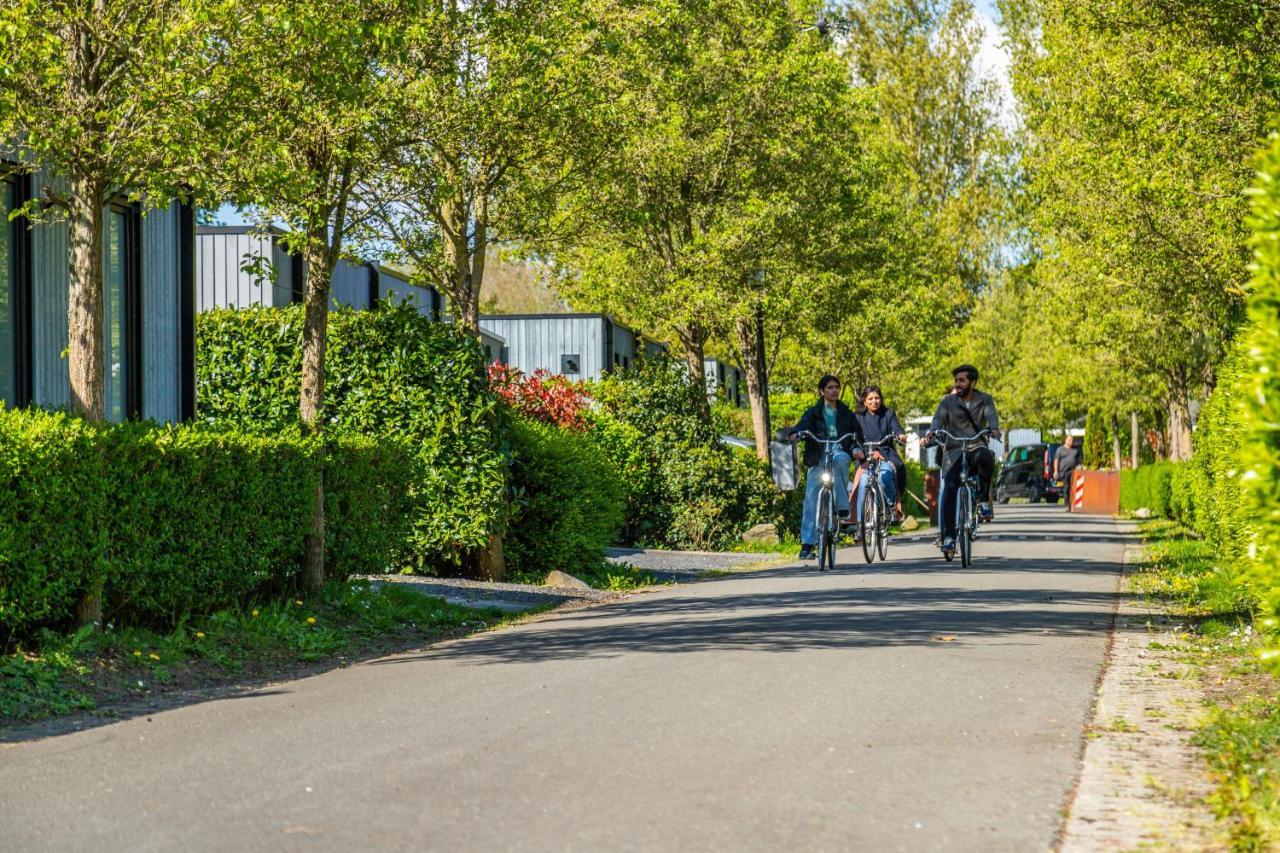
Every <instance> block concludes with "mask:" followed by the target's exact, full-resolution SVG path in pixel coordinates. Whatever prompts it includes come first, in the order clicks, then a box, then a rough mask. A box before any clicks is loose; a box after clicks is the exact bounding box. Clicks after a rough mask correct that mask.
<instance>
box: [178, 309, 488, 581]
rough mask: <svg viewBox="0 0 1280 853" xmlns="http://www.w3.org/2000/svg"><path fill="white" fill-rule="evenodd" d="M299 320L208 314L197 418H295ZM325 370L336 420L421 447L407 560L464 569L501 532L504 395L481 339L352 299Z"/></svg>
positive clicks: (339, 316) (272, 312)
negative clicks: (500, 397)
mask: <svg viewBox="0 0 1280 853" xmlns="http://www.w3.org/2000/svg"><path fill="white" fill-rule="evenodd" d="M302 327H303V313H302V307H301V306H292V307H288V308H254V309H248V310H236V311H231V310H227V311H211V312H208V313H206V314H201V315H200V317H199V318H198V324H197V332H198V338H197V339H198V342H199V349H198V352H197V360H196V378H197V382H198V384H199V389H200V417H201V418H203V419H206V420H207V421H209V422H211V423H217V424H229V425H234V426H238V427H241V428H244V429H251V430H255V431H259V432H263V431H266V432H271V431H277V430H280V429H285V428H288V427H290V426H291V425H293V424H294V423H296V422H297V407H298V398H299V384H300V377H301V369H302V347H301V341H302ZM326 373H327V379H326V385H325V409H324V418H325V420H326V422H327V423H328V424H329V425H330V427H331V428H332V429H334V430H336V431H337V432H339V433H342V434H351V435H364V436H371V437H377V438H378V439H379V440H381V439H384V438H387V439H394V440H396V441H399V442H402V443H404V444H407V445H408V446H411V447H413V448H414V458H413V461H412V465H411V468H412V473H411V476H410V477H409V482H410V497H411V501H412V503H411V509H410V521H411V527H412V532H411V535H410V537H409V541H408V546H407V548H406V549H405V551H404V552H403V554H402V556H403V558H404V559H405V560H406V561H407V562H408V563H409V564H411V565H413V566H415V567H416V568H419V569H428V570H430V569H434V568H439V567H443V566H456V565H458V564H459V563H460V562H461V561H462V560H463V558H464V557H465V555H467V554H468V553H469V552H471V551H473V550H474V549H476V548H478V547H480V546H482V545H484V544H485V543H486V542H487V541H488V540H489V537H490V536H491V535H492V534H494V533H496V532H498V531H500V530H501V529H502V525H503V524H504V522H505V519H506V511H507V496H506V491H507V466H506V460H505V458H504V455H503V452H502V448H501V446H500V441H499V436H500V424H499V422H498V420H499V416H498V410H497V406H498V401H497V398H496V397H495V396H494V395H493V393H492V392H491V390H490V388H489V384H488V380H487V379H486V377H485V373H484V366H483V360H482V358H481V355H480V348H479V345H478V344H477V343H476V342H475V340H474V339H472V338H471V337H470V336H468V335H466V334H463V333H462V332H460V331H459V330H457V329H456V328H455V327H453V326H451V325H444V324H440V323H435V322H432V321H431V320H430V319H428V318H427V317H424V316H422V315H420V314H418V313H417V312H416V311H415V310H414V309H413V308H412V307H411V306H407V305H395V306H392V305H386V306H381V307H379V308H378V310H376V311H354V310H351V309H348V308H344V309H341V310H338V311H334V312H333V313H332V314H330V317H329V339H328V352H327V356H326Z"/></svg>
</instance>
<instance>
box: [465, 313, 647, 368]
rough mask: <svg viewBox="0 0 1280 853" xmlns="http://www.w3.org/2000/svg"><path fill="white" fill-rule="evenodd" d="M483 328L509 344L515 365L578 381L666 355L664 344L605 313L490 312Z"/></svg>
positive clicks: (506, 358) (510, 358)
mask: <svg viewBox="0 0 1280 853" xmlns="http://www.w3.org/2000/svg"><path fill="white" fill-rule="evenodd" d="M480 330H481V332H482V333H483V334H486V335H491V336H495V337H498V338H501V339H502V340H503V342H504V349H503V352H504V355H503V358H502V360H503V361H504V362H506V363H507V364H510V365H511V366H512V367H516V368H518V369H519V370H521V371H522V372H524V373H533V372H534V371H537V370H545V371H547V372H549V373H556V374H560V375H562V376H565V377H568V378H569V379H573V380H583V379H599V378H600V377H601V376H602V375H604V373H605V372H606V371H609V370H614V369H622V370H625V369H627V368H628V367H630V366H631V365H632V364H634V363H635V362H636V361H637V360H638V359H642V358H645V357H646V356H650V355H652V354H653V353H655V352H662V345H661V344H658V343H657V342H655V341H652V340H650V339H648V338H645V337H644V336H643V335H641V334H639V333H638V332H636V331H635V330H634V329H630V328H628V327H626V326H623V325H622V324H620V323H618V322H616V321H615V320H613V319H612V318H610V317H608V316H606V315H604V314H485V315H482V316H481V317H480Z"/></svg>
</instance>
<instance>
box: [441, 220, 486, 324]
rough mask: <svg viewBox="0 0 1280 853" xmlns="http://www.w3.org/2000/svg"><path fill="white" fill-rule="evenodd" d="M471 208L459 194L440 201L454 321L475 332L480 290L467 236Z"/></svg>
mask: <svg viewBox="0 0 1280 853" xmlns="http://www.w3.org/2000/svg"><path fill="white" fill-rule="evenodd" d="M467 219H468V217H467V211H466V209H465V205H464V203H463V201H462V200H461V199H459V198H451V199H446V200H444V201H442V202H441V203H440V231H441V238H442V239H441V248H442V249H443V250H444V262H445V267H446V269H447V271H448V276H449V282H448V286H447V287H446V288H445V292H446V293H448V294H449V298H450V299H452V300H453V322H454V324H455V325H457V326H458V328H460V329H462V330H464V331H467V332H470V333H471V334H472V335H479V333H480V294H479V288H478V287H476V286H475V282H474V281H473V280H472V274H471V250H470V245H469V241H468V240H467V227H468V222H467Z"/></svg>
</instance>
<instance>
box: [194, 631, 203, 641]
mask: <svg viewBox="0 0 1280 853" xmlns="http://www.w3.org/2000/svg"><path fill="white" fill-rule="evenodd" d="M196 639H197V640H203V639H204V631H196Z"/></svg>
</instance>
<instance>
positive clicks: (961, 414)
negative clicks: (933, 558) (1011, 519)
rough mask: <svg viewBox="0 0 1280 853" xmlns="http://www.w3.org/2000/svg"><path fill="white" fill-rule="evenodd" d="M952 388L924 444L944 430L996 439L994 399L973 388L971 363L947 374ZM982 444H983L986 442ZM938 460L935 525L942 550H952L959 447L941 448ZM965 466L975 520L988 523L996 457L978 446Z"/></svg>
mask: <svg viewBox="0 0 1280 853" xmlns="http://www.w3.org/2000/svg"><path fill="white" fill-rule="evenodd" d="M951 377H952V379H953V388H952V390H951V393H949V394H947V396H945V397H943V398H942V402H941V403H939V404H938V410H937V411H936V412H935V413H934V415H933V423H931V424H930V425H929V434H928V435H926V436H925V440H926V441H927V442H930V443H932V441H933V439H934V432H936V431H937V430H940V429H941V430H946V431H947V432H949V433H951V434H952V435H977V434H978V433H980V432H982V431H983V430H984V429H986V430H990V431H991V432H990V437H994V438H999V437H1000V416H999V414H997V412H996V403H995V400H992V399H991V395H990V394H984V393H982V392H981V391H979V390H978V389H977V388H976V387H975V386H976V384H977V382H978V369H977V368H976V367H974V366H973V365H971V364H962V365H960V366H959V367H957V368H956V369H955V370H953V371H951ZM982 443H983V444H984V445H985V444H986V443H987V439H986V438H984V439H983V440H982ZM944 447H945V451H946V452H945V455H944V456H943V459H942V489H941V494H940V495H939V496H938V526H939V527H941V528H942V549H943V550H944V551H953V550H955V547H956V513H955V501H956V493H957V492H958V491H959V490H960V465H959V464H957V463H959V461H960V454H961V453H962V452H963V451H962V449H961V448H960V447H959V446H955V445H951V446H945V445H944ZM969 464H970V465H971V466H972V467H973V470H975V471H976V472H977V474H978V518H979V519H980V520H981V521H990V520H991V517H992V513H991V477H992V475H993V474H994V473H995V468H996V456H995V454H994V453H992V452H991V449H990V448H989V447H979V448H978V449H977V450H975V451H973V452H972V454H971V455H970V457H969Z"/></svg>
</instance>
